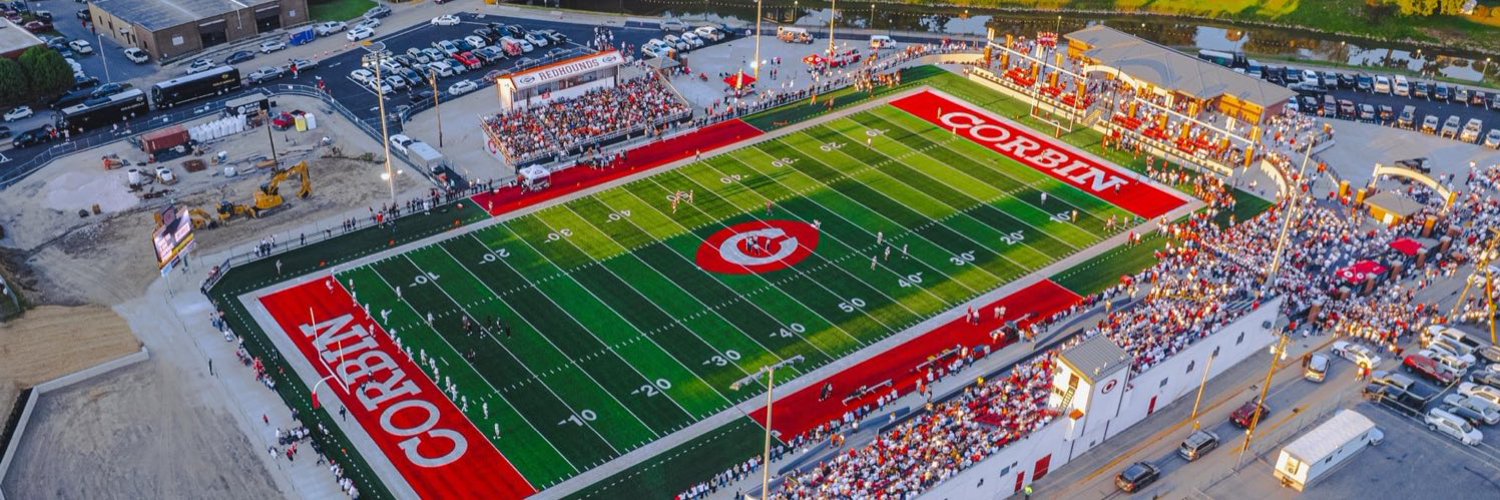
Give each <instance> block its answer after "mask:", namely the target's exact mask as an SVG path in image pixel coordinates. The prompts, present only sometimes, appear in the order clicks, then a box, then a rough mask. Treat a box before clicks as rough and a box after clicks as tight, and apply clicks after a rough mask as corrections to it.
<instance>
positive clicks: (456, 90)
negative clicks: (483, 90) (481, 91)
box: [448, 80, 479, 96]
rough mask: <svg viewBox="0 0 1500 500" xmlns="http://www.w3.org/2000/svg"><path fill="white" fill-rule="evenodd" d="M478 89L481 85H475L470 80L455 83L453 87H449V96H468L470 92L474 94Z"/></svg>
mask: <svg viewBox="0 0 1500 500" xmlns="http://www.w3.org/2000/svg"><path fill="white" fill-rule="evenodd" d="M478 88H479V84H476V83H474V82H472V81H469V80H464V81H461V82H458V83H455V84H453V85H449V86H448V95H454V96H459V95H464V94H467V93H469V92H473V91H474V90H476V89H478Z"/></svg>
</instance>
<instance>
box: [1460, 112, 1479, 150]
mask: <svg viewBox="0 0 1500 500" xmlns="http://www.w3.org/2000/svg"><path fill="white" fill-rule="evenodd" d="M1483 131H1484V122H1483V121H1480V120H1479V119H1478V118H1470V119H1469V122H1468V123H1465V124H1464V130H1463V132H1461V133H1459V135H1458V140H1460V141H1464V142H1472V143H1475V144H1478V143H1479V134H1480V133H1481V132H1483Z"/></svg>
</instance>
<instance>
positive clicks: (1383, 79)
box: [1375, 75, 1391, 94]
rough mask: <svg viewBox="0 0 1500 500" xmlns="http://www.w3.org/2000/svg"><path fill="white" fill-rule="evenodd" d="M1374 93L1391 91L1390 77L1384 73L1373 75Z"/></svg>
mask: <svg viewBox="0 0 1500 500" xmlns="http://www.w3.org/2000/svg"><path fill="white" fill-rule="evenodd" d="M1375 93H1376V94H1389V93H1391V77H1389V76H1385V75H1376V76H1375Z"/></svg>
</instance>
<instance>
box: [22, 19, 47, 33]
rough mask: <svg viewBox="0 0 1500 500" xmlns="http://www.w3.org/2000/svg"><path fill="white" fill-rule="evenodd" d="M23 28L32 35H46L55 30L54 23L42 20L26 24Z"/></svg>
mask: <svg viewBox="0 0 1500 500" xmlns="http://www.w3.org/2000/svg"><path fill="white" fill-rule="evenodd" d="M21 28H23V29H25V30H26V31H30V32H32V33H46V32H48V31H52V29H53V28H52V21H44V20H41V19H38V20H35V21H30V22H27V23H26V24H24V25H21Z"/></svg>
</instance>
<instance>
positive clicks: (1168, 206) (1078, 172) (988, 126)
mask: <svg viewBox="0 0 1500 500" xmlns="http://www.w3.org/2000/svg"><path fill="white" fill-rule="evenodd" d="M891 105H892V106H895V107H897V108H900V109H902V110H904V111H906V112H908V113H911V114H912V115H914V116H916V117H918V118H921V119H923V120H927V121H929V122H932V123H933V124H935V125H937V126H938V127H941V128H942V129H944V130H951V131H955V132H956V133H959V134H961V135H963V136H964V137H966V138H968V139H969V140H971V141H974V142H976V143H979V144H980V145H983V146H985V147H988V148H990V149H993V150H995V151H999V152H1000V153H1001V154H1003V155H1005V156H1007V157H1009V158H1011V159H1013V160H1016V161H1018V162H1020V163H1021V164H1022V165H1026V166H1028V167H1031V168H1034V169H1037V170H1040V171H1042V172H1046V173H1047V175H1050V176H1052V177H1054V178H1057V179H1058V180H1061V181H1063V182H1066V183H1068V184H1070V185H1072V186H1074V187H1077V188H1079V189H1082V190H1084V191H1085V192H1088V193H1091V194H1093V195H1094V196H1098V197H1100V198H1103V199H1104V200H1105V201H1108V202H1110V203H1113V204H1114V205H1115V206H1118V207H1120V208H1124V209H1126V210H1129V211H1130V212H1131V213H1134V214H1136V215H1139V216H1141V217H1144V218H1146V219H1155V218H1157V217H1159V216H1161V215H1162V214H1165V213H1167V212H1170V211H1172V209H1175V208H1177V207H1180V206H1182V205H1184V204H1186V203H1187V202H1186V201H1185V200H1183V199H1182V198H1178V197H1177V196H1173V195H1172V194H1171V193H1168V192H1166V191H1163V190H1161V189H1159V188H1157V187H1156V186H1154V185H1152V184H1149V183H1145V182H1141V181H1140V180H1137V179H1136V178H1135V177H1133V176H1129V175H1122V174H1121V172H1120V171H1118V170H1116V169H1114V168H1110V167H1107V166H1104V165H1103V164H1100V163H1099V162H1098V161H1095V160H1094V159H1093V158H1090V157H1088V156H1085V155H1082V154H1079V153H1078V151H1077V150H1075V149H1072V148H1069V147H1065V146H1063V145H1061V144H1059V143H1058V142H1056V141H1054V140H1052V139H1049V138H1046V137H1042V136H1038V135H1036V134H1032V133H1031V132H1030V131H1028V130H1027V129H1025V128H1023V127H1019V126H1016V125H1015V124H1012V123H1010V122H1007V121H1004V120H999V119H995V118H992V117H991V115H989V114H987V113H983V112H979V111H975V110H974V109H972V108H970V107H968V106H965V105H963V104H960V103H958V102H955V101H953V100H951V99H948V98H946V97H943V96H940V95H937V94H934V93H932V92H926V91H924V92H920V93H917V94H913V95H910V96H907V97H903V98H900V99H897V100H894V101H891Z"/></svg>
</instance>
